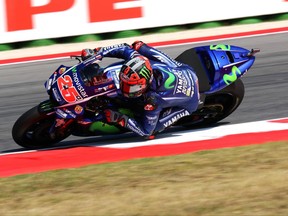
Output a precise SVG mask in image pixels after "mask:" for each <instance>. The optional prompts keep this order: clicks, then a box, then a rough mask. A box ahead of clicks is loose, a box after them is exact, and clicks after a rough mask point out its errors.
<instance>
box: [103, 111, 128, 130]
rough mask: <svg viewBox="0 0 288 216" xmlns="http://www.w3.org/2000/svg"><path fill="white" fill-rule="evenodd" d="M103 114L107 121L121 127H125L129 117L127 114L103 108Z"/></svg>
mask: <svg viewBox="0 0 288 216" xmlns="http://www.w3.org/2000/svg"><path fill="white" fill-rule="evenodd" d="M104 114H105V117H106V120H107V122H108V123H116V124H119V125H120V126H122V127H126V125H127V122H128V119H129V118H128V116H126V115H124V114H122V113H120V112H117V111H114V110H111V109H105V110H104Z"/></svg>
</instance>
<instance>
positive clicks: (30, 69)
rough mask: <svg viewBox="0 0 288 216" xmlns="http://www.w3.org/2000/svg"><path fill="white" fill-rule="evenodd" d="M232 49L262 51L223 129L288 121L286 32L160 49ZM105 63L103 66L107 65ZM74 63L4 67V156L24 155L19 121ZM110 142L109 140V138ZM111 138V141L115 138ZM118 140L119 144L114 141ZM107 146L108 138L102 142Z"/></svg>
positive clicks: (0, 108) (173, 52)
mask: <svg viewBox="0 0 288 216" xmlns="http://www.w3.org/2000/svg"><path fill="white" fill-rule="evenodd" d="M217 43H224V44H231V45H237V46H243V47H245V48H248V49H250V48H260V49H261V52H260V53H258V54H257V59H256V62H255V64H254V66H253V67H252V69H251V70H250V71H249V72H248V73H247V74H246V75H245V76H244V77H243V78H242V80H243V82H244V85H245V87H246V88H245V89H246V93H245V98H244V100H243V103H242V104H241V105H240V107H239V108H238V109H237V110H236V111H235V112H234V113H233V114H232V115H231V116H229V117H227V118H226V119H224V120H223V121H222V123H223V124H224V123H225V124H235V123H243V122H250V121H258V120H266V119H274V118H285V117H287V116H288V112H287V107H288V100H287V95H288V93H287V92H288V85H287V82H288V75H287V73H288V33H280V34H270V35H265V36H253V37H245V38H241V39H239V38H237V39H229V40H227V39H225V40H222V41H211V42H206V43H197V44H195V43H194V44H185V45H177V46H169V47H161V48H160V49H161V50H162V51H164V52H165V53H167V54H169V55H170V56H171V57H176V56H177V55H178V54H179V53H181V52H182V51H184V50H185V49H187V48H189V47H192V46H199V45H206V44H217ZM109 62H110V60H108V61H104V62H103V64H106V63H109ZM74 63H75V62H73V61H71V60H70V59H68V58H67V59H58V60H49V61H40V62H33V63H24V64H13V65H5V66H1V65H0V76H1V79H0V89H1V91H0V98H1V104H0V119H1V122H0V152H11V151H18V150H22V148H21V147H19V146H18V145H17V144H15V143H14V141H13V139H12V137H11V129H12V126H13V124H14V122H15V120H16V119H17V118H18V117H19V116H20V115H21V114H22V113H23V112H25V111H26V110H28V109H29V108H31V107H32V106H35V105H37V104H38V103H39V102H40V101H42V100H45V99H46V98H47V96H46V92H45V89H44V85H43V84H44V82H45V80H46V79H47V78H48V77H49V75H50V74H51V73H52V72H53V71H54V70H55V69H56V68H57V67H58V66H59V65H60V64H64V65H65V64H66V65H72V64H74ZM108 139H109V138H108ZM111 139H112V138H111ZM113 139H114V141H112V142H115V143H116V142H117V140H116V139H115V137H113ZM99 140H101V142H105V140H107V138H105V139H103V138H100V139H99ZM91 143H92V144H93V143H97V139H95V138H88V139H85V138H76V137H70V138H69V139H67V141H63V142H62V144H61V145H62V146H66V145H85V144H91Z"/></svg>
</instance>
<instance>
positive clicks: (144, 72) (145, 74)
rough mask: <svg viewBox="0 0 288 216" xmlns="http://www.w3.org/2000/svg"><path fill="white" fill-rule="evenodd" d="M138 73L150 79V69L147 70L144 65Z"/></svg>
mask: <svg viewBox="0 0 288 216" xmlns="http://www.w3.org/2000/svg"><path fill="white" fill-rule="evenodd" d="M139 74H140V75H142V76H144V77H145V78H146V79H150V77H151V76H150V71H149V70H148V68H146V67H143V68H142V69H141V70H140V73H139Z"/></svg>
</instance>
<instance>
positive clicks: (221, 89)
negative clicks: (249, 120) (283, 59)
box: [12, 44, 260, 149]
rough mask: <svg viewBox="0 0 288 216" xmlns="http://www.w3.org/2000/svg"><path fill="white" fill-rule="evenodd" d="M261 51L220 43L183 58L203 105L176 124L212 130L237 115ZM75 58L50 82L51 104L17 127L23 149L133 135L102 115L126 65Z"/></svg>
mask: <svg viewBox="0 0 288 216" xmlns="http://www.w3.org/2000/svg"><path fill="white" fill-rule="evenodd" d="M259 51H260V50H259V49H252V50H247V49H245V48H242V47H238V46H232V45H224V44H217V45H210V46H199V47H194V48H191V49H188V50H186V51H184V52H183V53H181V54H180V55H179V56H178V57H177V58H176V60H177V61H179V62H182V63H185V64H188V65H190V66H192V67H193V68H194V71H196V74H197V76H198V79H199V89H200V98H201V103H200V104H199V107H198V109H197V110H196V111H195V112H194V113H193V114H192V115H190V116H186V117H184V118H182V119H180V120H179V121H178V122H177V123H176V124H175V125H177V126H184V127H193V128H195V127H200V126H201V127H203V126H210V125H212V124H213V123H216V122H218V121H220V120H222V119H224V118H226V117H227V116H229V115H230V114H231V113H232V112H233V111H235V110H236V108H237V107H238V106H239V105H240V104H241V102H242V100H243V97H244V92H245V91H244V85H243V82H242V80H241V79H240V78H241V76H243V75H244V74H245V73H246V72H247V71H248V70H249V69H250V68H251V67H252V65H253V63H254V61H255V54H256V53H257V52H259ZM73 58H76V59H78V60H79V63H78V64H76V65H73V66H69V67H67V66H64V65H61V66H60V67H59V68H58V69H57V70H56V71H54V72H53V74H52V75H51V76H50V77H49V79H48V80H47V81H46V82H45V87H46V90H47V93H48V95H49V99H48V100H46V101H43V102H41V103H40V104H39V105H37V106H35V107H33V108H31V109H30V110H28V111H27V112H25V113H24V114H22V115H21V116H20V117H19V118H18V119H17V121H16V122H15V124H14V126H13V129H12V137H13V139H14V141H15V142H16V143H17V144H18V145H20V146H22V147H25V148H28V149H37V148H44V147H52V146H55V145H56V144H57V143H59V142H60V141H62V140H64V139H66V138H67V137H68V136H70V135H74V136H84V137H87V136H98V135H109V134H120V133H125V132H128V131H127V130H126V129H124V128H122V127H119V126H116V125H110V124H107V123H105V119H104V116H103V114H102V112H101V111H102V110H103V108H105V107H106V106H109V105H111V104H109V103H110V101H109V100H107V98H117V97H115V95H117V90H118V89H119V80H118V74H119V71H120V68H121V66H122V64H123V61H121V62H116V63H113V64H111V65H108V66H106V67H104V68H100V67H99V64H97V63H95V62H97V61H99V59H100V57H99V56H97V54H96V55H94V56H92V57H91V58H89V59H87V60H85V61H81V59H80V56H73ZM95 73H97V74H95ZM127 107H128V108H127ZM122 112H126V114H128V115H133V113H131V111H130V110H129V106H123V109H122ZM56 116H57V118H56ZM59 116H60V117H61V121H60V120H59ZM79 116H81V118H79ZM91 122H92V123H91Z"/></svg>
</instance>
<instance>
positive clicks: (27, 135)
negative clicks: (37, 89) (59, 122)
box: [12, 106, 70, 149]
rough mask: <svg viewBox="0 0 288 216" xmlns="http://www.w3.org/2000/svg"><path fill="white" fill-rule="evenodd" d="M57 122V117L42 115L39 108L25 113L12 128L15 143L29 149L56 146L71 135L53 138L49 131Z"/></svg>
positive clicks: (36, 107)
mask: <svg viewBox="0 0 288 216" xmlns="http://www.w3.org/2000/svg"><path fill="white" fill-rule="evenodd" d="M54 121H55V115H54V114H51V115H47V114H46V113H40V112H39V109H38V106H35V107H33V108H32V109H30V110H28V111H27V112H25V113H24V114H23V115H22V116H20V117H19V118H18V119H17V121H16V122H15V124H14V126H13V128H12V137H13V139H14V141H15V142H16V143H17V144H18V145H20V146H22V147H24V148H28V149H39V148H47V147H52V146H53V145H54V144H56V143H58V142H60V141H61V140H63V139H65V138H67V137H68V136H69V135H70V133H66V134H64V135H62V136H59V135H58V136H56V137H55V138H51V136H50V134H49V129H50V128H51V126H52V125H53V123H54Z"/></svg>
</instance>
